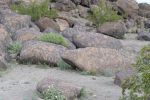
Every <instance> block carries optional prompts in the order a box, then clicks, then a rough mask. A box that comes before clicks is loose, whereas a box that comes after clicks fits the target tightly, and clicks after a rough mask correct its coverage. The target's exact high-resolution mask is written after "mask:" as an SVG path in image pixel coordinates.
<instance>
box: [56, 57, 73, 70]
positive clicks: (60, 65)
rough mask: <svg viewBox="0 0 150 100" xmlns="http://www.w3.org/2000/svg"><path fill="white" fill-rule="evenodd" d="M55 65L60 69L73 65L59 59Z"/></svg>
mask: <svg viewBox="0 0 150 100" xmlns="http://www.w3.org/2000/svg"><path fill="white" fill-rule="evenodd" d="M57 66H58V67H59V68H60V69H62V70H69V69H73V67H72V66H71V65H69V64H67V63H66V62H65V61H64V60H62V59H61V60H60V61H59V62H58V63H57Z"/></svg>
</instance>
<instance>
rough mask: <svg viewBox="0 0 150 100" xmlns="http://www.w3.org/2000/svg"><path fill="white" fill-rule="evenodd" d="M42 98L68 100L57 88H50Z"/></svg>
mask: <svg viewBox="0 0 150 100" xmlns="http://www.w3.org/2000/svg"><path fill="white" fill-rule="evenodd" d="M42 96H43V99H44V100H67V99H66V97H65V96H64V95H63V94H62V92H61V91H59V90H58V89H56V88H49V89H48V90H47V91H46V92H44V93H43V94H42Z"/></svg>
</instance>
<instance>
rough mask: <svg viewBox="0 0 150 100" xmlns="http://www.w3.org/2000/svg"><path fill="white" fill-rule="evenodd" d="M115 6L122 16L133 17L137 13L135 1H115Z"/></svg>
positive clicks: (137, 7)
mask: <svg viewBox="0 0 150 100" xmlns="http://www.w3.org/2000/svg"><path fill="white" fill-rule="evenodd" d="M116 4H117V6H118V7H119V8H120V9H121V11H122V13H123V14H127V15H129V16H131V17H135V16H136V15H137V13H138V9H139V6H138V3H137V2H136V1H135V0H117V2H116Z"/></svg>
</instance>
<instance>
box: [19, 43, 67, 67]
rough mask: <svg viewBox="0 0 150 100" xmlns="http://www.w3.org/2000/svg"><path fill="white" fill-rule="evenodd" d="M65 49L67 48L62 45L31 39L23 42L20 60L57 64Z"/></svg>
mask: <svg viewBox="0 0 150 100" xmlns="http://www.w3.org/2000/svg"><path fill="white" fill-rule="evenodd" d="M65 50H66V48H65V47H63V46H61V45H56V44H52V43H46V42H42V41H33V40H31V41H27V42H25V43H23V48H22V50H21V53H20V57H19V60H20V61H21V62H29V63H35V64H39V63H46V64H49V65H50V66H55V65H56V64H57V62H58V61H59V60H60V59H61V54H63V52H64V51H65Z"/></svg>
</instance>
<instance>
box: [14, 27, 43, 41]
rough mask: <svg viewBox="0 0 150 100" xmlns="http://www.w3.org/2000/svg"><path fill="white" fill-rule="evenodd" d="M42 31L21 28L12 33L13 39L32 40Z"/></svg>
mask: <svg viewBox="0 0 150 100" xmlns="http://www.w3.org/2000/svg"><path fill="white" fill-rule="evenodd" d="M41 34H42V33H41V32H39V31H38V30H36V29H34V28H22V29H20V30H18V31H16V33H15V34H13V40H15V41H20V42H23V41H28V40H33V39H35V38H36V37H38V36H40V35H41Z"/></svg>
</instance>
